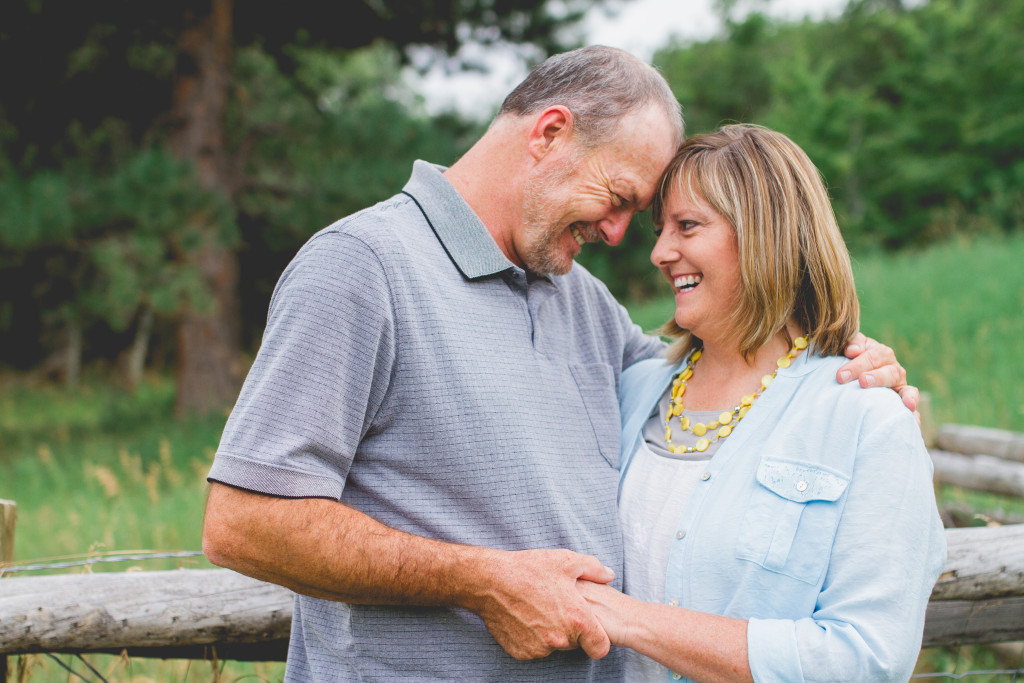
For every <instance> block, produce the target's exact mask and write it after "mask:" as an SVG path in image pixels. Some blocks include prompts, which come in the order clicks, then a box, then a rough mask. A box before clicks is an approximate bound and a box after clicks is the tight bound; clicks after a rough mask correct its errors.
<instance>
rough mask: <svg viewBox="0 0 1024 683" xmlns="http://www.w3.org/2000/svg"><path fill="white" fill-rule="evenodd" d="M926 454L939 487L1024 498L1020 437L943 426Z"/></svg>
mask: <svg viewBox="0 0 1024 683" xmlns="http://www.w3.org/2000/svg"><path fill="white" fill-rule="evenodd" d="M929 452H930V453H931V456H932V463H933V464H934V465H935V480H936V481H938V482H939V483H940V484H952V485H955V486H962V487H963V488H967V489H972V490H975V491H985V492H988V493H998V494H1001V495H1008V496H1017V497H1021V498H1024V434H1018V433H1016V432H1007V431H1004V430H1001V429H989V428H987V427H974V426H968V425H953V424H947V425H942V426H941V427H940V428H939V429H938V431H937V433H936V435H935V447H934V448H931V449H929Z"/></svg>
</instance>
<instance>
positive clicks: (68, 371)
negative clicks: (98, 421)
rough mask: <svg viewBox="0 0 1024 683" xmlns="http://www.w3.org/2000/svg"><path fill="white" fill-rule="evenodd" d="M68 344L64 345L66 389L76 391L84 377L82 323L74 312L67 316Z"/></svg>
mask: <svg viewBox="0 0 1024 683" xmlns="http://www.w3.org/2000/svg"><path fill="white" fill-rule="evenodd" d="M67 334H68V339H67V346H65V347H64V389H65V390H67V391H74V390H75V389H77V388H78V385H79V383H80V381H81V378H82V324H81V323H80V322H79V321H78V318H77V317H76V316H75V315H74V314H68V316H67Z"/></svg>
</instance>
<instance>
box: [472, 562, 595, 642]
mask: <svg viewBox="0 0 1024 683" xmlns="http://www.w3.org/2000/svg"><path fill="white" fill-rule="evenodd" d="M487 564H488V567H487V571H485V572H484V576H485V577H486V583H487V585H484V586H481V588H482V593H481V594H479V595H477V596H475V597H474V599H473V600H472V601H471V602H470V603H467V604H466V607H468V608H469V609H471V610H472V611H473V612H476V613H477V614H478V615H480V617H482V618H483V620H484V623H485V624H486V625H487V630H488V631H490V633H491V635H492V636H493V637H494V640H495V641H497V643H498V644H499V645H501V647H502V648H504V650H505V651H506V652H507V653H508V654H510V655H512V656H513V657H515V658H516V659H536V658H539V657H546V656H547V655H549V654H551V653H552V652H554V651H555V650H574V649H576V648H577V647H581V648H583V651H584V652H586V653H587V655H589V656H590V657H591V658H593V659H600V658H601V657H604V656H605V655H606V654H608V650H609V649H610V647H611V643H610V642H609V640H608V635H607V634H606V633H605V631H604V628H603V627H602V626H601V624H600V622H599V621H598V620H597V617H595V616H594V613H593V611H592V610H591V608H590V606H589V605H588V604H587V602H586V600H584V599H583V596H581V595H580V594H579V592H578V591H577V590H576V581H577V580H578V579H584V580H587V581H593V582H596V583H607V582H608V581H611V580H612V579H613V578H615V573H614V572H613V571H612V570H611V569H609V568H608V567H605V566H604V565H602V564H601V562H600V561H598V559H597V558H595V557H591V556H588V555H580V554H577V553H574V552H571V551H569V550H524V551H520V552H501V551H494V553H493V555H492V556H491V557H489V558H488V560H487Z"/></svg>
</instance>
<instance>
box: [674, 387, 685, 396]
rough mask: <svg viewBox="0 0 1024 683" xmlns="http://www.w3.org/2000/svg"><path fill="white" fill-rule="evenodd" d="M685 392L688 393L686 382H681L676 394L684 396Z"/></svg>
mask: <svg viewBox="0 0 1024 683" xmlns="http://www.w3.org/2000/svg"><path fill="white" fill-rule="evenodd" d="M685 393H686V385H685V384H680V385H679V389H678V390H677V391H676V393H675V395H676V396H682V395H683V394H685Z"/></svg>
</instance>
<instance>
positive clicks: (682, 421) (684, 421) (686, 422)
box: [679, 417, 690, 429]
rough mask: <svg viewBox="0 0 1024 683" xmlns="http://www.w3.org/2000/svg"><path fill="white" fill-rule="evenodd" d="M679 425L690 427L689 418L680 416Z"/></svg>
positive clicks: (684, 427)
mask: <svg viewBox="0 0 1024 683" xmlns="http://www.w3.org/2000/svg"><path fill="white" fill-rule="evenodd" d="M679 426H680V427H682V428H683V429H689V428H690V418H688V417H681V418H679Z"/></svg>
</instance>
